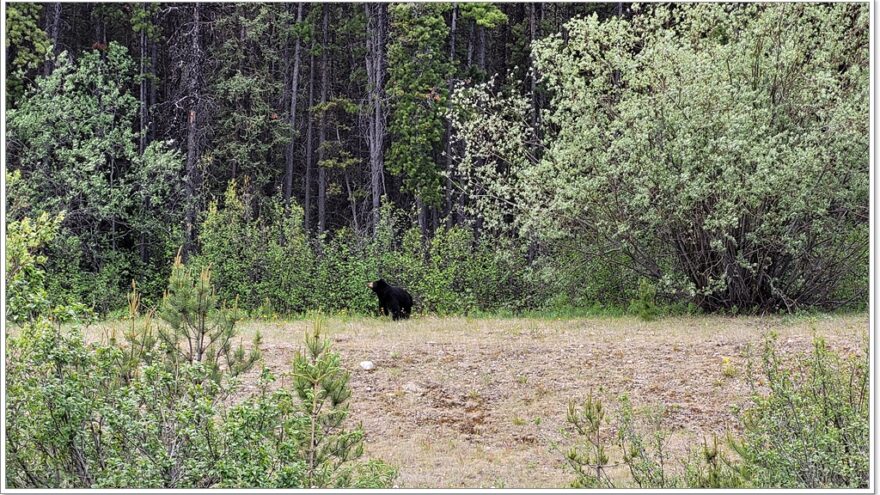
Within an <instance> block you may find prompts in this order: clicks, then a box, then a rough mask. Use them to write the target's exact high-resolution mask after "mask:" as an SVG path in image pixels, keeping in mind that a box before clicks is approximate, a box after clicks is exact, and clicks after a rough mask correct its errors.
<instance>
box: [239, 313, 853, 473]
mask: <svg viewBox="0 0 880 495" xmlns="http://www.w3.org/2000/svg"><path fill="white" fill-rule="evenodd" d="M311 325H312V323H311V322H308V321H293V322H289V321H278V322H245V323H243V324H242V325H241V329H242V339H243V341H244V342H247V341H248V340H249V339H250V337H251V336H252V335H253V333H254V332H256V331H260V332H261V334H262V335H263V338H264V340H263V344H262V352H263V357H264V360H265V362H266V364H267V366H269V367H270V369H272V371H274V372H275V373H277V374H279V375H281V374H283V373H284V372H285V371H287V370H288V369H289V366H290V362H291V360H292V358H293V355H294V352H295V351H296V350H297V349H298V348H300V346H301V342H302V337H303V334H304V333H305V332H306V331H308V330H309V329H310V328H311ZM325 326H326V329H327V332H328V334H329V336H330V338H331V339H332V340H333V342H334V348H335V349H336V350H338V351H339V352H340V353H341V355H342V357H343V363H344V365H345V366H346V368H348V369H349V370H351V373H352V376H351V386H352V388H353V397H352V403H351V413H352V415H351V420H352V422H353V423H360V424H362V425H363V427H364V429H365V430H366V434H367V440H366V451H367V455H368V456H371V457H381V458H383V459H385V460H386V461H388V462H391V463H393V464H395V465H397V466H399V468H400V478H399V485H400V486H403V487H492V486H494V487H507V488H520V487H565V486H567V484H568V483H569V482H570V481H571V479H572V476H571V474H570V473H569V472H567V471H566V469H565V466H564V465H563V460H562V455H561V454H560V453H559V452H558V451H557V450H555V449H554V445H565V444H566V441H565V439H564V437H563V435H562V433H561V430H562V429H563V428H564V427H565V415H566V411H567V406H568V402H569V401H570V400H582V399H583V398H585V397H586V396H587V395H588V394H590V393H591V392H592V393H593V394H594V395H597V396H600V397H602V398H603V399H604V400H605V403H606V406H607V407H609V409H610V414H611V415H612V416H613V414H614V404H615V402H616V399H617V397H619V396H620V395H621V394H624V393H626V394H627V395H628V396H629V398H630V400H631V402H632V403H633V405H634V407H635V408H636V409H637V410H638V409H639V408H647V407H653V406H663V407H664V408H665V410H666V415H665V419H664V424H665V425H666V426H667V427H668V428H669V429H670V430H671V431H672V432H673V435H672V437H671V438H670V443H669V447H670V449H671V450H672V451H673V452H675V453H678V454H679V455H684V454H685V452H686V449H687V446H688V445H693V446H696V445H698V444H699V442H700V441H701V439H702V438H705V437H708V436H711V435H712V434H713V433H717V434H723V433H724V432H726V431H727V430H736V429H737V428H738V424H737V422H736V419H735V415H734V408H735V407H737V406H739V405H742V404H744V403H745V402H746V401H747V399H748V396H749V387H748V385H747V384H746V381H745V379H744V371H745V362H746V356H747V354H748V353H749V352H753V351H750V349H753V350H754V351H757V348H758V347H759V346H760V344H761V342H762V339H763V336H764V335H765V334H766V333H767V332H768V331H770V330H773V331H776V332H777V333H778V335H779V338H778V342H779V346H780V349H781V352H782V353H784V354H790V355H794V354H796V353H798V352H806V351H809V349H810V346H811V343H812V339H813V337H814V336H822V337H824V338H825V339H826V341H827V342H828V344H829V346H830V347H831V348H832V349H835V350H838V351H840V352H844V353H851V352H860V350H862V349H864V346H865V344H866V342H867V335H868V316H867V315H855V316H839V317H838V316H834V317H831V316H819V317H810V318H778V317H768V318H721V317H699V318H669V319H663V320H659V321H655V322H642V321H640V320H637V319H630V318H613V319H578V320H538V319H503V320H490V319H467V318H447V319H439V318H431V317H426V318H416V319H413V320H409V321H404V322H391V321H385V320H379V319H363V320H329V321H327V322H326V325H325ZM725 358H726V361H727V362H729V363H730V366H731V367H732V368H731V369H732V373H731V372H728V373H725V372H724V371H723V368H724V366H723V364H722V363H723V362H724V361H725ZM364 360H370V361H373V363H375V365H376V367H375V369H374V370H371V371H364V370H362V369H361V368H360V367H359V366H358V363H359V362H360V361H364ZM255 381H256V372H251V373H250V374H249V375H248V376H247V377H246V378H245V386H244V388H243V390H242V392H241V393H242V395H244V394H248V393H250V392H251V391H252V390H253V385H252V384H253V383H254V382H255ZM280 384H282V385H283V380H282V381H281V383H280ZM612 454H613V453H612Z"/></svg>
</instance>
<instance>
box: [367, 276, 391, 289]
mask: <svg viewBox="0 0 880 495" xmlns="http://www.w3.org/2000/svg"><path fill="white" fill-rule="evenodd" d="M367 287H369V288H371V289H373V291H374V292H382V291H383V290H385V289H386V288H387V287H388V282H386V281H385V280H384V279H381V278H380V279H379V280H376V281H375V282H370V283H368V284H367Z"/></svg>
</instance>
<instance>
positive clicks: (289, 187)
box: [284, 3, 303, 210]
mask: <svg viewBox="0 0 880 495" xmlns="http://www.w3.org/2000/svg"><path fill="white" fill-rule="evenodd" d="M302 14H303V4H301V3H300V4H298V5H297V9H296V25H297V26H299V25H300V23H302ZM301 45H302V43H301V42H300V39H299V35H297V37H296V46H295V47H294V49H293V75H292V76H291V80H290V144H288V145H287V167H286V169H285V171H284V207H285V208H286V209H288V210H289V209H290V197H291V195H292V194H293V155H294V150H295V149H296V148H295V144H296V143H295V141H296V139H295V138H296V95H297V90H298V89H299V88H298V86H299V59H300V56H299V55H300V49H301V48H300V47H301Z"/></svg>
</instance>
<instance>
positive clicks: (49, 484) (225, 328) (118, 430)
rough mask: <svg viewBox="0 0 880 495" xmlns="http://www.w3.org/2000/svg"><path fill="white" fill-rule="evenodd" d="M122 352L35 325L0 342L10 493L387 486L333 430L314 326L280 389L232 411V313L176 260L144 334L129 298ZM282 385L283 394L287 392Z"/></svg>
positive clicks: (332, 369) (385, 470)
mask: <svg viewBox="0 0 880 495" xmlns="http://www.w3.org/2000/svg"><path fill="white" fill-rule="evenodd" d="M129 302H130V316H131V320H130V321H131V323H130V329H129V330H128V331H127V332H125V334H124V335H123V338H124V342H122V343H119V342H117V341H116V338H115V336H111V338H110V339H109V341H107V342H103V343H97V344H88V345H87V344H86V343H85V342H84V339H83V336H82V335H81V334H80V333H79V332H78V331H77V330H76V329H73V330H65V329H63V328H62V327H61V326H59V325H57V324H55V323H54V322H53V321H51V320H49V319H48V318H46V317H43V316H41V317H38V318H35V319H34V320H33V321H31V322H30V323H28V324H26V325H24V326H23V327H22V328H21V330H20V333H19V334H18V335H16V336H10V337H7V344H8V346H7V355H6V357H5V359H6V369H7V372H8V373H7V384H8V388H7V404H6V406H7V410H6V415H7V423H6V425H5V428H6V453H7V465H6V468H7V469H6V476H7V478H6V484H7V486H10V487H16V488H119V487H138V488H208V487H284V488H302V487H306V488H308V487H339V486H351V487H364V488H378V487H386V488H387V487H389V486H390V485H391V482H392V481H393V479H394V478H395V477H396V471H395V470H394V469H393V468H391V467H390V466H388V465H386V464H384V463H382V462H381V461H376V460H374V461H371V462H368V463H362V462H360V461H358V458H359V457H360V456H361V454H362V452H363V447H362V443H363V430H362V429H360V428H359V427H358V428H355V429H351V430H349V429H346V428H345V427H344V426H343V423H344V422H345V420H346V418H347V415H348V409H347V402H348V399H349V397H350V396H351V390H350V388H349V387H348V375H347V373H346V372H344V371H343V370H342V368H341V365H340V360H339V356H338V355H337V354H336V353H333V352H332V351H331V350H330V348H329V343H328V341H327V340H326V339H323V338H321V336H320V333H319V328H318V327H317V326H316V329H315V333H314V334H313V335H311V336H309V337H308V338H307V340H306V344H307V345H306V351H305V352H304V353H300V354H298V355H297V357H296V359H295V360H294V366H293V370H292V372H291V378H292V385H290V386H288V387H284V386H282V387H280V388H276V389H275V390H274V391H272V389H273V388H275V387H272V382H273V381H274V380H275V378H274V377H273V376H272V375H271V373H269V371H268V370H266V369H263V370H262V373H261V375H260V382H259V387H258V392H257V393H256V394H254V395H253V396H251V397H248V398H245V399H244V400H241V401H237V402H236V401H234V400H233V398H234V396H235V394H236V393H238V392H240V388H239V380H238V379H237V378H236V377H237V375H239V374H240V373H242V372H244V371H246V370H247V369H249V368H251V367H252V366H253V365H254V364H256V362H257V359H258V357H259V352H258V349H257V346H258V344H259V337H257V339H256V340H255V341H254V343H253V344H252V347H251V349H250V350H249V351H247V350H245V349H243V348H242V347H238V348H233V347H232V342H233V340H235V337H236V332H235V319H236V315H235V310H234V309H231V308H229V307H228V306H226V305H224V304H221V303H219V301H218V300H217V297H216V295H215V294H214V290H213V287H212V285H211V280H210V272H209V271H207V270H206V269H204V270H202V271H201V273H200V275H198V276H195V274H194V273H193V272H192V271H191V270H190V269H189V268H187V267H185V266H184V265H183V264H181V263H180V262H179V259H178V262H177V263H176V264H175V266H174V267H173V269H172V277H171V281H170V286H169V290H168V295H167V296H166V298H165V300H164V302H163V305H162V309H161V312H160V315H161V316H162V317H163V319H165V321H166V322H167V324H168V326H167V327H166V326H164V325H155V324H154V323H153V321H152V318H151V313H148V314H147V315H146V317H145V318H142V319H138V318H137V316H138V312H139V298H138V295H137V293H136V291H133V292H132V294H131V295H130V298H129ZM289 383H290V382H289Z"/></svg>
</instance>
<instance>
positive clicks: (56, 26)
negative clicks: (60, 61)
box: [43, 2, 61, 76]
mask: <svg viewBox="0 0 880 495" xmlns="http://www.w3.org/2000/svg"><path fill="white" fill-rule="evenodd" d="M46 22H47V24H48V26H47V29H46V31H47V32H48V33H49V42H50V43H52V54H53V55H58V35H59V32H60V31H61V2H55V3H53V4H52V22H51V23H49V16H48V15H47V16H46ZM54 68H55V61H54V60H53V59H49V60H46V63H45V64H43V75H45V76H48V75H49V74H51V73H52V70H53V69H54Z"/></svg>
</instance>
